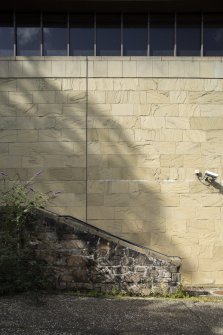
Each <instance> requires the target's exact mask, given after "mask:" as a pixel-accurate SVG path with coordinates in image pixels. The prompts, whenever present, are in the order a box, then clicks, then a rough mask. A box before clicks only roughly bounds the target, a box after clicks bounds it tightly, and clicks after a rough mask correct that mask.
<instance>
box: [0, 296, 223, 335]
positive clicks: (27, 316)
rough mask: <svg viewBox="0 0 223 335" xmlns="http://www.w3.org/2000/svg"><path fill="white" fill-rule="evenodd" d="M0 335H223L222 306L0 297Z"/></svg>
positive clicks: (189, 303)
mask: <svg viewBox="0 0 223 335" xmlns="http://www.w3.org/2000/svg"><path fill="white" fill-rule="evenodd" d="M0 334H1V335H15V334H16V335H20V334H21V335H73V334H75V335H85V334H86V335H90V334H96V335H102V334H105V335H110V334H111V335H116V334H120V335H139V334H140V335H143V334H153V335H154V334H155V335H161V334H162V335H164V334H165V335H167V334H171V335H187V334H188V335H189V334H190V335H193V334H196V335H198V334H202V335H207V334H223V301H222V302H219V303H204V302H192V301H186V300H171V301H167V300H164V299H163V300H160V299H150V300H138V299H137V300H136V299H129V300H114V299H104V298H103V299H102V298H101V299H100V298H78V297H73V296H67V295H51V296H42V297H41V298H40V301H39V302H38V301H37V300H36V299H35V297H34V296H30V295H19V296H13V297H0Z"/></svg>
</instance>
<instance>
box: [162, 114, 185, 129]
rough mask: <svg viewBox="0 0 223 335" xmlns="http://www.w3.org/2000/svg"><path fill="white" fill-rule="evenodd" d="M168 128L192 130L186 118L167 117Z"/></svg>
mask: <svg viewBox="0 0 223 335" xmlns="http://www.w3.org/2000/svg"><path fill="white" fill-rule="evenodd" d="M165 120H166V128H171V129H172V128H176V129H190V123H189V119H188V118H184V117H166V118H165Z"/></svg>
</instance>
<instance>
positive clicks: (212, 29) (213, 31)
mask: <svg viewBox="0 0 223 335" xmlns="http://www.w3.org/2000/svg"><path fill="white" fill-rule="evenodd" d="M222 55H223V14H205V15H204V56H222Z"/></svg>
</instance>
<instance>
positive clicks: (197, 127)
mask: <svg viewBox="0 0 223 335" xmlns="http://www.w3.org/2000/svg"><path fill="white" fill-rule="evenodd" d="M38 3H39V5H38ZM60 3H62V2H61V1H57V2H56V5H55V7H52V4H51V2H50V1H49V3H48V4H47V5H46V6H45V7H43V6H42V5H41V2H35V1H34V2H33V5H32V6H33V8H32V9H33V11H35V13H37V12H39V13H40V12H41V13H42V14H41V17H42V19H41V27H42V28H41V31H42V33H41V34H40V47H39V48H40V49H38V50H40V51H38V52H40V53H39V54H34V55H33V54H32V56H29V55H27V54H25V55H24V53H23V52H24V50H27V48H28V50H29V51H30V50H33V48H32V47H31V46H30V45H29V47H27V45H26V47H27V48H23V46H24V44H21V39H19V38H20V37H19V36H22V34H23V36H24V35H25V36H26V34H25V33H24V32H25V31H26V30H24V31H23V32H21V31H22V29H21V31H20V35H18V34H19V33H18V31H19V30H18V29H17V28H18V27H20V28H21V27H22V23H21V22H22V21H19V20H18V17H19V16H18V17H17V13H20V14H21V13H22V11H23V12H24V11H25V9H26V8H25V2H22V1H21V3H20V4H19V5H16V6H13V4H12V5H10V3H9V4H8V7H7V8H6V5H4V6H5V8H3V9H4V10H6V9H7V10H12V9H15V12H14V21H13V25H12V31H14V35H13V36H14V37H15V36H16V38H14V39H13V50H12V52H13V54H12V56H7V55H4V56H3V53H2V52H1V51H0V53H1V55H2V57H1V58H0V117H1V119H0V142H1V143H0V152H1V155H0V169H1V170H2V171H4V172H6V173H8V174H9V175H11V176H14V175H15V173H16V172H19V174H20V176H21V177H22V178H23V179H27V178H29V177H31V176H32V175H33V173H35V172H36V171H39V170H42V171H43V174H42V176H40V177H39V183H38V187H39V188H40V189H42V190H44V191H48V190H51V189H53V190H59V191H62V192H63V193H62V194H61V195H60V196H59V197H58V198H57V199H55V200H54V201H53V203H52V204H51V208H50V209H51V210H52V211H53V212H55V213H58V214H67V215H72V216H74V217H76V218H78V219H80V220H83V221H85V222H88V223H90V224H92V225H94V226H96V227H99V228H102V229H103V230H105V231H108V232H111V233H113V234H115V235H116V236H119V237H121V238H124V239H127V240H131V241H133V242H135V243H139V244H142V245H144V246H147V247H148V248H150V249H152V250H155V251H157V252H160V253H163V254H165V255H168V256H178V257H181V258H182V268H181V272H182V277H183V280H184V283H185V284H193V285H223V261H222V251H223V212H222V204H223V194H222V187H221V176H222V163H223V146H222V139H223V105H222V103H223V59H222V57H221V56H222V50H223V44H222V40H223V37H222V35H221V34H222V30H221V27H223V23H222V22H223V19H221V17H222V16H221V14H219V13H221V11H222V12H223V8H221V5H218V7H217V4H216V6H212V7H213V8H215V10H216V11H217V12H218V21H216V20H212V18H213V15H215V14H214V12H213V9H211V8H209V7H208V5H207V4H206V2H202V4H201V3H200V2H199V1H198V2H196V5H192V4H191V6H189V3H188V2H187V3H186V2H184V1H175V2H169V1H163V2H162V4H161V2H158V1H154V2H147V1H144V2H140V1H132V2H129V3H128V12H130V13H133V12H134V13H136V14H137V12H138V14H141V15H142V14H145V13H146V15H147V18H150V21H149V20H148V21H149V22H150V25H148V27H149V29H148V31H149V32H150V34H149V35H150V37H151V34H152V30H151V27H152V21H151V20H152V19H153V18H154V17H153V16H152V14H153V13H159V12H160V11H161V10H162V11H165V14H166V15H167V14H168V15H169V13H170V11H171V13H172V14H173V13H176V14H174V15H173V16H172V17H173V30H171V29H172V28H170V30H171V31H172V32H173V49H172V44H171V54H168V55H166V54H165V53H164V51H165V50H167V49H165V50H164V47H163V46H162V43H161V47H160V48H161V49H160V48H158V47H157V50H160V54H159V52H158V55H157V54H156V55H152V54H151V52H152V51H151V50H153V49H151V46H152V45H151V43H152V42H151V41H152V40H151V38H150V39H148V40H147V44H146V47H147V49H146V54H145V55H144V54H143V55H142V54H140V53H139V54H137V55H135V54H131V53H133V51H131V52H130V55H125V50H127V49H125V46H126V45H127V46H128V45H130V46H131V41H129V44H125V43H124V40H123V36H124V34H125V32H124V29H125V27H126V25H125V22H126V21H125V20H126V19H125V13H126V10H125V8H126V7H125V6H127V2H125V1H123V2H120V3H119V2H118V1H117V2H116V4H115V10H116V13H119V14H120V13H122V15H121V14H120V20H121V25H120V27H121V28H120V29H121V42H122V41H123V44H122V43H121V44H120V54H118V55H116V56H113V55H109V54H108V52H109V51H106V52H105V53H104V54H103V56H102V55H99V54H98V53H97V50H99V49H98V48H99V44H98V43H99V41H100V39H99V37H98V39H96V40H95V39H93V42H94V43H95V44H94V43H93V55H91V54H90V55H88V54H87V55H80V56H73V55H72V53H71V50H76V49H75V47H74V48H73V49H72V48H71V46H70V44H69V43H68V44H69V45H68V46H69V48H67V49H66V50H68V51H69V52H68V51H67V53H65V55H64V56H61V54H59V55H58V54H56V55H54V56H49V55H47V54H46V53H45V51H44V50H46V49H44V47H46V45H47V46H48V47H49V48H51V49H50V50H54V52H55V53H56V52H57V49H56V47H55V46H54V45H51V44H50V41H51V40H49V43H48V44H46V38H44V31H43V28H44V22H46V21H44V20H43V19H44V13H45V12H49V11H50V8H51V11H52V8H53V9H54V10H55V11H56V12H57V14H59V13H61V12H63V11H66V12H69V13H74V12H75V13H78V11H81V12H82V13H83V11H84V9H83V7H81V4H80V3H77V2H76V1H65V2H63V4H62V5H60ZM82 3H85V2H84V1H82ZM179 3H180V5H179ZM212 4H213V3H212ZM85 5H86V4H85ZM105 5H106V6H105ZM87 6H88V9H89V12H91V13H94V12H97V13H98V12H100V13H104V12H105V11H106V10H107V11H109V13H110V14H111V13H114V11H112V8H113V6H114V4H111V3H108V2H107V1H101V2H97V4H96V3H94V2H93V1H91V2H89V3H88V4H87ZM62 7H63V8H62ZM94 8H95V9H94ZM106 8H107V9H106ZM150 8H151V13H150V15H148V12H149V9H150ZM182 12H183V13H184V14H185V15H186V17H187V15H189V13H191V12H194V13H195V14H196V15H197V16H196V15H195V14H194V16H193V20H194V21H193V22H195V21H196V18H197V21H196V22H197V23H196V22H195V23H196V24H195V23H193V27H194V26H195V28H194V29H195V31H196V34H195V35H196V36H198V35H199V34H200V35H199V36H200V39H199V38H197V39H196V41H195V39H193V41H194V44H193V46H191V45H189V47H188V46H187V45H186V46H184V47H182V45H181V46H179V41H181V40H179V38H178V39H177V34H178V33H179V22H182V21H179V18H180V15H181V13H182ZM119 14H118V15H119ZM127 14H128V13H127ZM127 14H126V15H127ZM69 15H70V14H69ZM154 15H155V14H154ZM168 15H167V16H168ZM94 17H95V16H94ZM188 17H190V15H189V16H188ZM216 17H217V16H216ZM216 17H215V18H216ZM16 18H17V21H16ZM177 18H178V19H177ZM184 18H185V17H184ZM21 20H22V19H21ZM72 20H73V17H72ZM72 20H71V21H69V22H73V21H72ZM96 20H97V15H96ZM96 20H95V21H94V29H93V30H94V36H96V37H97V36H100V34H99V35H97V34H98V33H97V31H96V33H95V29H96V30H97V27H100V24H99V23H100V21H98V22H99V23H98V25H97V21H96ZM0 21H1V20H0ZM136 21H137V20H136ZM19 22H20V23H19ZM66 22H67V21H66ZM108 22H110V28H111V27H113V21H109V20H108ZM157 22H158V23H159V22H160V21H159V20H158V21H157ZM207 22H209V23H207ZM213 22H218V23H217V24H215V23H213ZM82 23H83V22H82ZM158 23H157V24H158ZM19 24H20V26H19ZM2 25H3V24H2ZM182 26H183V27H185V25H184V24H182ZM186 26H187V25H186ZM198 26H199V27H200V28H198ZM1 27H2V26H1V24H0V31H1ZM29 27H30V26H29ZM69 27H70V28H71V25H70V26H69ZM196 27H197V28H196ZM208 27H209V28H210V29H209V30H208ZM34 28H35V27H34ZM46 28H48V32H49V31H50V29H51V28H52V27H51V28H50V27H46ZM130 28H131V27H130ZM144 28H145V27H144ZM66 29H67V28H66ZM98 29H99V28H98ZM115 29H117V28H115ZM126 29H127V28H126ZM131 29H132V28H131ZM111 30H112V29H111ZM67 31H69V29H68V30H66V32H67ZM163 31H166V26H164V29H163ZM168 31H169V30H168ZM180 31H181V33H182V34H184V33H185V31H184V32H182V29H181V30H180ZM188 31H190V29H189V28H188V29H186V34H187V33H188ZM46 32H47V30H45V33H46ZM51 33H52V34H53V32H52V31H51ZM126 34H127V32H126ZM68 35H70V33H69V34H68ZM133 35H134V34H133ZM195 35H193V36H195ZM41 36H42V37H41ZM49 36H50V33H49ZM109 36H110V35H109ZM111 36H113V35H112V32H111ZM126 36H127V35H126ZM171 36H172V35H171ZM208 37H209V42H207V41H208ZM41 38H42V39H41ZM94 38H95V37H94ZM127 40H128V39H127ZM127 40H125V41H127ZM160 40H161V41H162V36H161V37H160ZM19 41H20V44H18V43H19ZM69 41H70V40H69ZM95 41H96V42H95ZM148 41H150V43H148ZM66 43H67V42H66ZM101 43H102V48H103V39H102V40H101ZM171 43H172V42H171ZM208 43H209V44H208ZM117 45H118V48H119V41H118V44H114V45H113V49H112V50H113V51H114V49H115V48H116V49H115V50H117ZM143 46H144V48H145V45H144V44H143ZM148 46H149V48H148ZM57 47H58V45H57ZM6 49H7V48H6ZM6 49H5V50H6ZM0 50H2V49H1V40H0ZM7 50H10V48H9V49H7ZM19 50H20V52H21V53H19ZM47 50H48V49H47ZM55 50H56V51H55ZM59 50H60V49H59ZM103 50H109V48H107V49H106V48H105V49H103ZM128 50H132V49H131V48H129V49H128ZM140 50H141V51H142V50H144V49H140ZM179 50H181V51H182V50H186V51H187V54H186V55H185V54H181V55H180V54H178V51H179ZM191 50H192V51H193V52H195V54H190V53H191V52H192V51H191ZM208 50H209V51H208ZM110 51H111V50H110ZM144 51H145V50H144ZM18 54H20V56H17V55H18ZM21 54H22V55H21ZM41 54H42V55H43V56H41ZM68 54H69V55H70V56H67V55H68ZM211 56H212V57H211ZM213 56H215V57H213ZM195 169H200V170H201V171H202V172H204V171H205V170H207V169H208V170H211V171H214V172H216V173H218V174H219V177H218V179H217V180H216V182H215V183H213V184H211V185H204V184H205V183H201V182H199V180H198V179H197V177H196V176H195V174H194V171H195Z"/></svg>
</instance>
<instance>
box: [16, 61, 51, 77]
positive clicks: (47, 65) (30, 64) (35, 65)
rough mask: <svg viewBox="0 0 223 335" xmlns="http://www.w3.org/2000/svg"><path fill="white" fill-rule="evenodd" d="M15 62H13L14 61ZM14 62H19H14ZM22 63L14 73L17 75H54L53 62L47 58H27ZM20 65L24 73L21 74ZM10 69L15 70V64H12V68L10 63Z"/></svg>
mask: <svg viewBox="0 0 223 335" xmlns="http://www.w3.org/2000/svg"><path fill="white" fill-rule="evenodd" d="M12 63H13V62H12ZM14 63H18V61H17V62H14ZM21 63H22V64H21V65H19V64H18V65H17V67H18V69H17V71H16V72H15V73H14V76H15V77H21V76H23V77H34V78H35V77H37V78H40V77H43V78H44V77H50V76H51V75H52V62H51V61H47V60H41V61H39V60H32V61H31V60H30V61H29V60H25V61H21ZM19 67H22V75H21V69H20V68H19ZM10 70H11V71H12V72H14V69H13V65H11V69H10V64H9V73H10Z"/></svg>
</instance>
